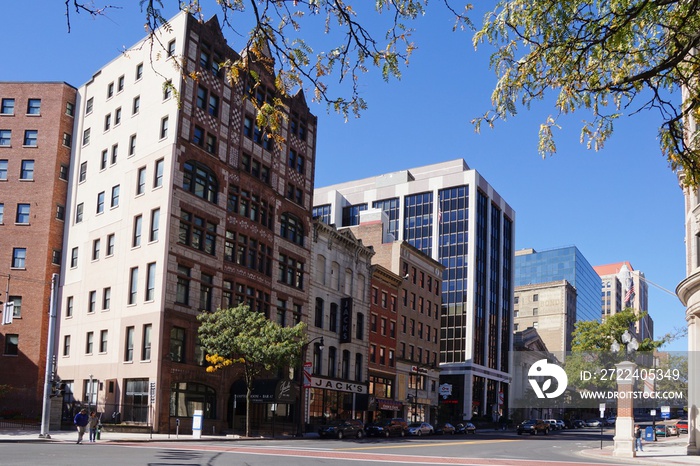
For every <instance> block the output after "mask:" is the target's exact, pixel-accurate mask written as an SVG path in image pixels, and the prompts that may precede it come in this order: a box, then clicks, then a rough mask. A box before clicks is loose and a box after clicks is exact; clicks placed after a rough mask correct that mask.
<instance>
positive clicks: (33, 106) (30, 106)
mask: <svg viewBox="0 0 700 466" xmlns="http://www.w3.org/2000/svg"><path fill="white" fill-rule="evenodd" d="M27 115H41V99H29V100H28V101H27Z"/></svg>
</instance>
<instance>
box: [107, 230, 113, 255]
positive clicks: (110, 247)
mask: <svg viewBox="0 0 700 466" xmlns="http://www.w3.org/2000/svg"><path fill="white" fill-rule="evenodd" d="M113 255H114V233H112V234H109V235H107V254H106V256H107V257H109V256H113Z"/></svg>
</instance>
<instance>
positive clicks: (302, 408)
mask: <svg viewBox="0 0 700 466" xmlns="http://www.w3.org/2000/svg"><path fill="white" fill-rule="evenodd" d="M316 340H320V341H319V342H318V343H317V344H316V345H317V346H318V348H319V350H321V351H323V337H316V338H314V339H312V340H309V341H307V342H306V343H304V345H303V346H302V347H301V358H300V362H299V415H298V418H299V419H298V423H297V437H303V436H304V417H306V416H305V414H306V407H305V406H304V401H305V399H306V397H305V396H304V395H305V394H306V391H305V389H304V365H305V362H306V350H307V348H308V347H309V345H310V344H311V343H313V342H314V341H316Z"/></svg>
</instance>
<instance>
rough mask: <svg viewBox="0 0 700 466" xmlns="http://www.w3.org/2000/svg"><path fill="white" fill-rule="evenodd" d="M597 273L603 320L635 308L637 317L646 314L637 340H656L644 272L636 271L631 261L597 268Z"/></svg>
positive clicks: (637, 333) (595, 268)
mask: <svg viewBox="0 0 700 466" xmlns="http://www.w3.org/2000/svg"><path fill="white" fill-rule="evenodd" d="M593 270H595V271H596V273H597V274H598V275H599V276H600V279H601V281H602V285H603V288H602V290H601V306H602V318H603V319H605V318H606V317H607V316H610V315H614V314H616V313H618V312H620V311H621V310H623V309H626V308H632V309H634V312H635V314H637V315H640V314H641V313H643V312H646V315H645V316H644V317H642V318H641V319H640V320H639V321H638V322H637V323H636V324H635V328H634V332H635V333H636V336H637V338H639V339H640V340H643V339H645V338H650V339H652V340H653V339H654V320H653V319H652V318H651V316H650V315H649V285H648V284H647V281H646V279H645V277H644V272H641V271H639V270H634V268H633V267H632V264H630V263H629V262H627V261H625V262H616V263H614V264H606V265H597V266H594V267H593Z"/></svg>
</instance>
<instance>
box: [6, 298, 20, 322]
mask: <svg viewBox="0 0 700 466" xmlns="http://www.w3.org/2000/svg"><path fill="white" fill-rule="evenodd" d="M8 301H9V302H11V303H13V304H14V308H13V309H14V310H13V311H12V317H13V318H15V319H20V318H21V317H22V297H21V296H10V298H9V299H8Z"/></svg>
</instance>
